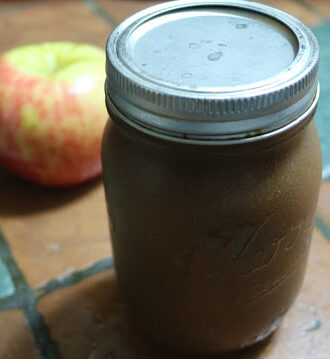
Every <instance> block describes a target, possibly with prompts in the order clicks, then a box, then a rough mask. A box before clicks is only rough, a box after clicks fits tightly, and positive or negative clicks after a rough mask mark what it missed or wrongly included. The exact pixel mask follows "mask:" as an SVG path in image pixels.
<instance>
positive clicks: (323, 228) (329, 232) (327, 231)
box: [315, 217, 330, 241]
mask: <svg viewBox="0 0 330 359" xmlns="http://www.w3.org/2000/svg"><path fill="white" fill-rule="evenodd" d="M315 227H316V228H317V229H318V230H319V231H320V232H321V233H322V234H323V236H324V237H325V238H326V239H327V240H328V241H330V228H329V226H328V225H327V224H326V223H325V222H324V221H323V219H322V218H320V217H316V218H315Z"/></svg>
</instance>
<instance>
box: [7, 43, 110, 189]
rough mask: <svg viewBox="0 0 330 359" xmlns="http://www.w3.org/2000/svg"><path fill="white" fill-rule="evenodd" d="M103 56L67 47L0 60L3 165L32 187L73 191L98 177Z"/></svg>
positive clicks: (13, 53)
mask: <svg viewBox="0 0 330 359" xmlns="http://www.w3.org/2000/svg"><path fill="white" fill-rule="evenodd" d="M104 65H105V55H104V51H102V50H101V49H99V48H97V47H95V46H92V45H87V44H76V43H70V42H54V43H42V44H34V45H28V46H22V47H19V48H15V49H12V50H10V51H8V52H7V53H5V54H4V55H3V56H2V57H1V58H0V164H1V165H2V166H4V167H5V168H7V169H8V170H10V171H12V172H14V173H15V174H17V175H19V176H21V177H23V178H25V179H28V180H30V181H32V182H35V183H39V184H43V185H48V186H70V185H74V184H78V183H81V182H83V181H86V180H89V179H91V178H93V177H95V176H97V175H99V174H100V173H101V158H100V148H101V138H102V134H103V130H104V126H105V123H106V121H107V118H108V115H107V111H106V107H105V104H104V80H105V70H104Z"/></svg>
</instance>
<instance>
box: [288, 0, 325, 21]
mask: <svg viewBox="0 0 330 359" xmlns="http://www.w3.org/2000/svg"><path fill="white" fill-rule="evenodd" d="M295 2H296V3H298V4H299V5H301V6H302V7H303V8H305V10H307V11H309V12H312V13H313V14H314V15H316V16H318V17H319V18H321V20H322V21H328V20H329V19H328V17H327V16H325V15H324V14H323V13H322V12H321V11H319V10H318V9H317V8H315V7H314V6H312V5H311V4H310V3H309V2H307V1H306V0H295Z"/></svg>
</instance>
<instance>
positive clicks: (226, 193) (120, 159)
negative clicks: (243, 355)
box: [102, 0, 322, 354]
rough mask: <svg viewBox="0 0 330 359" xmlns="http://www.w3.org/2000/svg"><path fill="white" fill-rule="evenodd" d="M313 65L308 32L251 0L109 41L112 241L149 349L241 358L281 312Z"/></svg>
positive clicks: (293, 290)
mask: <svg viewBox="0 0 330 359" xmlns="http://www.w3.org/2000/svg"><path fill="white" fill-rule="evenodd" d="M318 61H319V50H318V45H317V42H316V39H315V37H314V36H313V34H312V33H311V31H310V30H309V29H308V28H307V27H306V26H305V25H303V24H302V23H301V22H300V21H299V20H297V19H295V18H294V17H292V16H290V15H288V14H286V13H284V12H282V11H280V10H277V9H274V8H271V7H268V6H265V5H261V4H257V3H253V2H249V1H231V0H221V1H218V0H207V1H194V0H189V1H187V0H180V1H174V2H167V3H164V4H161V5H158V6H155V7H151V8H149V9H147V10H144V11H142V12H139V13H137V14H135V15H133V16H131V17H130V18H128V19H126V20H125V21H124V22H123V23H121V24H120V25H119V26H118V27H117V28H116V29H115V30H114V31H113V33H112V35H111V36H110V38H109V41H108V44H107V81H106V86H105V89H106V102H107V107H108V111H109V115H110V117H111V120H110V121H109V122H108V124H107V127H106V130H105V134H104V141H103V151H102V161H103V172H104V184H105V193H106V200H107V205H108V211H109V218H110V228H111V240H112V244H113V250H114V257H115V266H116V271H117V276H118V280H119V285H120V288H121V291H122V294H123V298H124V300H125V302H126V304H127V309H128V312H129V314H130V316H131V318H132V319H133V320H134V322H135V324H136V325H137V326H138V327H139V328H140V331H141V332H142V333H143V334H144V335H145V336H146V337H148V338H149V339H150V340H151V341H152V342H154V343H156V344H159V345H162V346H165V347H168V348H170V349H174V350H177V351H181V352H187V353H191V354H216V353H222V352H228V351H233V350H238V349H240V348H243V347H245V346H248V345H251V344H253V343H256V342H258V341H260V340H262V339H264V338H265V337H267V336H268V335H270V334H271V333H272V332H273V331H274V330H275V329H276V328H277V327H278V325H279V324H280V322H281V320H282V318H283V316H284V315H285V313H286V312H287V311H288V309H289V308H290V306H291V305H292V303H293V301H294V299H295V297H296V295H297V293H298V291H299V289H300V287H301V284H302V281H303V278H304V273H305V268H306V261H307V258H308V252H309V247H310V240H311V233H312V230H313V222H314V216H315V211H316V205H317V200H318V195H319V187H320V182H321V172H322V163H321V153H320V144H319V138H318V134H317V130H316V127H315V124H314V122H313V115H314V112H315V110H316V107H317V102H318V96H319V89H318Z"/></svg>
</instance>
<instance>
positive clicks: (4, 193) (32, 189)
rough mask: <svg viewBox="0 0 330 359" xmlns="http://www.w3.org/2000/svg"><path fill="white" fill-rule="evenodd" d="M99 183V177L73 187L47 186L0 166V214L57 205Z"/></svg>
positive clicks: (23, 212) (37, 209)
mask: <svg viewBox="0 0 330 359" xmlns="http://www.w3.org/2000/svg"><path fill="white" fill-rule="evenodd" d="M101 183H102V180H101V178H97V179H94V180H92V181H90V182H87V183H84V184H82V185H79V186H75V187H70V188H47V187H42V186H38V185H35V184H32V183H29V182H27V181H24V180H21V179H19V178H18V177H16V176H13V175H11V174H10V173H8V172H7V171H6V170H4V169H2V168H1V167H0V198H1V201H0V215H3V216H12V215H22V214H29V213H34V212H42V211H44V210H47V209H49V208H53V207H59V206H62V205H64V204H66V203H68V202H70V201H73V200H75V199H77V198H79V197H81V196H83V195H84V194H86V193H87V192H89V191H90V190H92V189H93V188H94V187H96V186H98V185H100V184H101Z"/></svg>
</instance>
